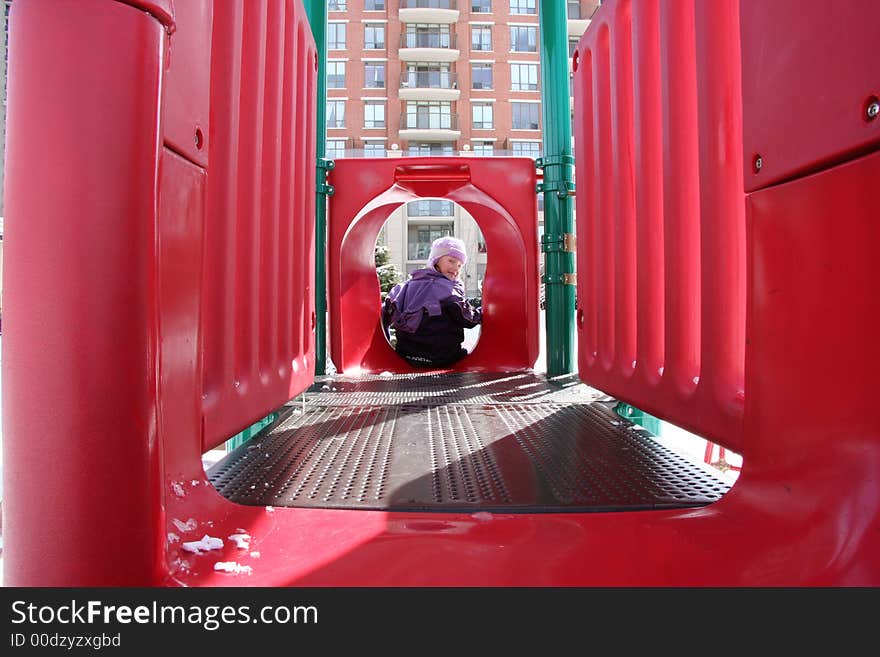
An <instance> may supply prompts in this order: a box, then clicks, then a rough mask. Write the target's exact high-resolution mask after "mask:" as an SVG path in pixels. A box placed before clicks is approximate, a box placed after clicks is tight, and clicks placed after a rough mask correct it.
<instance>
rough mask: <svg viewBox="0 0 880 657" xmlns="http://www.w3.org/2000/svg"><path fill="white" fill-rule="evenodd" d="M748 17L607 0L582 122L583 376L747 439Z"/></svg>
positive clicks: (581, 73)
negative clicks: (742, 59)
mask: <svg viewBox="0 0 880 657" xmlns="http://www.w3.org/2000/svg"><path fill="white" fill-rule="evenodd" d="M738 25H739V23H738V14H737V3H736V0H717V1H715V0H713V2H696V3H694V2H693V1H692V0H688V1H686V2H685V1H682V2H674V3H672V2H670V3H662V4H658V3H656V2H650V1H638V2H630V1H629V0H623V1H619V2H618V1H614V0H612V1H611V2H608V3H605V4H603V5H602V7H601V9H600V10H599V12H598V13H597V14H596V15H595V16H594V18H593V21H592V23H591V25H590V27H589V29H588V30H587V33H586V34H585V35H584V37H583V38H582V39H581V42H580V44H579V45H578V48H577V53H576V61H577V65H576V70H575V73H574V85H575V116H574V132H575V147H576V160H577V163H578V165H577V170H576V175H577V188H578V194H577V232H578V241H579V244H580V248H579V249H578V292H577V295H578V308H579V311H578V322H577V328H578V339H579V349H578V352H579V353H578V366H579V372H580V376H581V378H582V379H583V380H584V381H586V382H587V383H589V384H590V385H593V386H595V387H597V388H600V389H602V390H604V391H606V392H608V393H609V394H611V395H614V396H615V397H617V398H619V399H622V400H625V401H627V402H629V403H631V404H633V405H635V406H637V407H638V408H640V409H643V410H645V411H647V412H649V413H651V414H652V415H656V416H657V417H661V418H663V419H666V420H669V421H671V422H673V423H675V424H678V425H680V426H682V427H685V428H687V429H689V430H690V431H693V432H695V433H698V434H701V435H704V436H707V437H710V438H711V439H712V440H713V441H714V442H717V443H720V444H722V445H725V446H727V447H729V448H732V449H737V450H741V448H742V445H741V433H742V413H743V400H744V392H743V391H744V385H743V383H744V371H743V370H744V359H745V355H744V354H745V337H744V335H745V219H744V197H743V193H742V191H741V190H742V166H741V149H740V144H741V130H742V127H741V124H742V121H741V114H740V77H739V71H740V65H739V46H738V39H737V33H738Z"/></svg>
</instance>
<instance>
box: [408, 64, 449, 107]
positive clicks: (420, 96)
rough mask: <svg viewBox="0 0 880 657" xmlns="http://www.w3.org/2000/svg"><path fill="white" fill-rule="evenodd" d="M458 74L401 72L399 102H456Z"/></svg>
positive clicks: (445, 72) (447, 72)
mask: <svg viewBox="0 0 880 657" xmlns="http://www.w3.org/2000/svg"><path fill="white" fill-rule="evenodd" d="M460 95H461V91H459V89H458V73H453V72H451V71H403V72H402V73H401V74H400V91H399V96H400V99H401V100H447V101H452V100H458V98H459V96H460Z"/></svg>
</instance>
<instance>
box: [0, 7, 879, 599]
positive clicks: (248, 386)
mask: <svg viewBox="0 0 880 657" xmlns="http://www.w3.org/2000/svg"><path fill="white" fill-rule="evenodd" d="M549 1H550V0H548V2H549ZM878 42H880V5H877V3H875V2H872V1H871V0H848V1H847V2H842V3H837V4H835V5H834V7H833V8H831V9H829V7H828V5H827V3H819V2H815V1H813V0H799V1H798V2H794V1H793V0H779V1H777V2H773V3H766V2H761V1H760V0H740V1H737V0H713V2H694V1H693V0H686V1H681V2H674V3H673V2H670V3H655V2H651V1H644V2H642V1H638V0H611V1H609V2H606V3H603V5H602V7H601V9H600V10H599V12H598V13H597V14H596V15H595V16H594V18H593V21H592V24H591V25H590V27H589V29H588V30H587V32H586V34H585V35H584V37H583V38H582V39H581V41H580V43H579V44H578V47H577V52H576V53H575V57H574V85H575V104H574V137H575V160H576V162H577V170H576V176H577V194H576V197H575V198H576V204H577V206H576V208H577V221H578V223H577V236H578V238H577V239H578V249H577V271H578V274H577V314H576V318H573V319H574V320H575V321H576V332H577V337H578V341H579V343H578V344H579V349H578V358H579V360H578V363H577V366H578V372H577V376H578V377H579V378H580V380H582V381H583V382H585V383H587V384H589V385H590V386H593V387H595V388H597V389H599V390H602V391H604V392H605V393H607V394H608V395H611V396H613V397H614V398H616V399H619V400H622V401H626V402H628V403H631V404H632V405H634V406H637V407H638V408H640V409H644V410H645V411H647V412H649V413H651V414H653V415H655V416H657V417H659V418H662V419H665V420H669V421H670V422H674V423H675V424H678V425H680V426H682V427H685V428H686V429H688V430H691V431H693V432H695V433H698V434H700V435H702V436H705V437H706V438H707V439H709V440H711V441H713V442H714V443H716V444H717V445H719V446H721V447H724V448H726V449H730V450H734V451H736V452H738V453H740V454H742V456H743V468H742V472H741V474H740V476H739V479H738V480H737V482H736V484H735V485H734V486H733V487H732V488H730V490H729V491H724V494H723V495H720V494H718V495H714V497H712V498H711V499H708V498H706V499H702V498H701V500H702V501H701V500H698V499H697V497H694V496H693V495H692V496H691V497H687V495H685V496H684V497H687V499H684V497H683V498H682V500H683V501H682V502H681V503H676V502H675V500H674V499H671V498H670V497H669V496H664V494H663V492H662V491H660V492H658V493H656V495H658V496H659V497H656V498H650V499H648V498H645V497H639V495H641V493H636V492H633V491H635V488H636V487H637V483H638V482H646V481H648V480H649V479H650V477H651V476H654V475H652V474H651V473H649V472H647V470H651V471H652V472H654V473H655V474H656V473H658V472H659V473H660V475H659V477H660V479H662V480H663V481H665V482H672V483H670V484H669V486H671V488H669V490H672V489H673V488H674V485H680V486H683V487H685V488H687V487H689V486H690V485H691V483H692V482H691V481H690V480H689V479H688V477H689V476H690V475H687V476H679V475H675V476H667V475H666V474H664V473H666V472H667V471H666V470H664V468H665V467H667V466H665V465H663V464H664V463H672V459H671V457H670V458H667V457H666V456H663V458H662V459H660V460H659V461H657V460H651V467H650V468H642V467H641V466H640V465H635V466H634V465H632V461H631V459H632V458H635V456H634V454H636V453H637V452H638V454H641V455H642V456H640V457H639V458H644V459H654V456H653V455H657V454H660V452H658V451H657V449H656V448H655V447H654V446H653V443H651V441H650V439H649V438H646V437H644V436H636V435H635V434H636V433H637V432H635V431H634V430H633V428H632V427H629V426H628V425H627V423H625V422H624V421H623V420H622V419H621V418H619V417H618V418H617V419H614V417H615V416H614V415H613V413H606V412H605V410H607V409H605V410H603V408H600V407H599V406H597V405H596V404H593V403H592V402H585V401H584V400H583V399H574V398H571V399H568V398H565V396H564V395H565V394H568V392H567V391H566V390H565V389H562V388H560V386H559V385H558V383H557V382H554V381H552V380H550V378H546V379H545V378H542V377H540V376H538V375H535V374H534V373H533V372H532V371H531V368H532V367H533V366H534V364H535V360H536V358H537V354H538V348H537V334H538V321H539V320H538V318H539V313H538V289H539V280H538V255H539V251H538V239H537V223H536V218H535V217H536V200H535V184H536V176H535V169H534V166H533V164H532V163H531V162H530V161H529V160H526V159H523V158H430V159H427V158H425V159H421V158H420V159H408V158H407V159H390V158H389V159H387V160H385V159H382V160H345V161H339V162H337V163H336V167H335V169H334V170H333V172H332V173H331V177H330V179H329V182H331V183H332V184H333V186H334V187H335V189H336V193H335V194H334V195H333V196H332V197H330V200H329V204H328V212H329V214H328V249H327V250H328V273H327V284H328V290H329V294H328V302H329V310H330V317H329V323H328V326H329V334H330V337H329V340H330V345H331V356H332V358H333V359H334V362H335V363H336V364H337V365H338V367H339V370H340V372H341V373H342V374H343V376H341V377H337V378H334V379H332V381H333V382H334V383H332V384H331V383H329V381H331V379H327V378H321V377H318V378H317V379H316V377H315V374H314V372H315V327H316V326H318V325H322V324H321V322H320V319H321V318H320V317H316V305H315V288H316V285H315V283H316V280H315V273H314V272H315V260H316V247H315V244H316V231H315V223H314V217H315V193H314V190H315V188H316V182H320V183H321V184H323V181H316V177H315V167H314V162H315V159H316V135H315V131H314V126H315V124H316V120H315V117H316V86H317V84H318V76H317V68H318V59H319V58H318V54H317V50H316V46H315V41H314V39H313V37H312V33H311V30H310V28H309V23H308V21H307V19H306V16H305V13H304V11H303V9H302V5H301V3H300V2H294V1H291V0H267V1H266V2H258V3H257V2H255V3H251V2H244V3H243V2H234V1H232V0H216V1H214V2H210V1H209V0H187V2H172V0H130V1H128V2H122V1H118V2H116V1H110V0H89V1H88V2H82V1H79V2H73V1H72V0H56V1H53V2H51V3H47V2H37V1H29V0H16V2H15V3H13V6H12V13H11V28H10V52H11V56H10V69H9V71H10V72H9V76H8V80H9V92H8V95H9V106H8V119H7V155H6V158H7V159H6V162H7V164H6V196H5V199H6V208H7V209H6V213H7V215H8V221H7V222H6V234H5V236H4V237H5V254H4V265H5V267H6V269H5V272H4V276H3V278H4V281H5V289H4V294H5V298H4V303H3V307H4V314H5V317H4V319H5V320H6V321H5V322H4V332H5V335H4V343H5V344H4V354H3V363H2V366H3V376H2V383H3V395H2V397H3V437H4V440H3V449H4V455H3V467H4V486H3V488H4V500H3V507H4V508H3V539H4V569H5V571H4V582H5V584H6V585H7V586H78V585H93V586H108V585H109V586H115V585H126V586H156V585H167V586H178V585H187V586H193V585H196V586H214V585H220V586H228V585H252V586H283V585H298V586H303V585H336V586H339V585H344V586H351V585H477V586H496V585H504V586H506V585H551V586H567V585H646V586H678V585H687V586H701V585H734V586H740V585H747V586H762V585H845V586H846V585H874V586H876V585H878V584H880V478H878V472H880V428H878V425H877V421H876V415H877V410H878V404H877V391H878V386H877V384H876V372H877V371H878V370H880V341H878V340H877V339H876V328H875V327H876V325H877V323H878V321H880V277H878V276H877V274H876V272H875V271H874V270H873V267H872V264H873V260H874V257H873V247H874V245H875V244H876V243H877V242H878V241H880V223H878V221H877V209H876V208H877V207H880V184H878V181H880V118H878V113H880V101H878V96H880V68H878V67H877V65H876V53H875V50H876V44H877V43H878ZM550 164H554V163H553V162H550ZM565 192H566V190H562V191H560V192H559V196H560V198H561V197H563V196H565V195H566V193H565ZM421 197H428V198H446V199H451V200H454V201H456V202H457V203H459V204H460V205H462V206H463V207H464V208H465V209H467V210H468V212H470V213H471V214H472V215H473V216H474V217H475V218H476V220H477V222H478V223H479V225H480V228H481V230H482V231H483V233H484V235H485V237H486V240H487V244H488V247H489V248H488V251H489V254H490V261H489V265H488V268H487V271H486V279H485V283H484V309H485V321H484V326H483V333H482V336H481V340H480V343H479V345H478V347H477V349H476V350H475V351H474V353H473V354H471V355H469V356H468V357H466V358H465V359H464V360H462V361H461V362H460V363H459V364H458V366H457V367H456V371H454V372H431V373H422V374H414V373H412V372H411V370H410V369H409V368H408V367H406V366H405V364H404V363H403V362H402V361H400V360H399V359H397V358H396V356H395V354H394V353H393V352H392V351H391V350H390V348H389V347H388V345H387V343H385V341H384V338H383V337H382V333H381V329H380V328H379V325H378V316H379V310H378V294H379V292H378V285H377V282H376V276H375V268H374V267H372V249H373V245H374V244H375V239H376V235H377V233H378V230H379V228H380V227H381V225H382V222H383V221H384V220H385V219H386V218H387V217H388V215H389V214H390V212H391V210H393V208H394V207H397V206H399V205H400V204H402V203H405V202H407V201H408V200H411V199H415V198H421ZM570 200H571V197H570V196H569V197H568V202H570ZM545 246H546V244H545ZM343 256H344V257H343ZM548 282H553V281H548ZM565 282H566V283H570V282H573V280H566V281H565ZM384 370H388V371H390V372H393V373H398V374H395V375H394V376H390V377H389V376H387V375H386V376H384V377H382V376H378V375H377V373H379V372H382V371H384ZM325 381H327V383H326V384H325V385H324V386H323V387H324V388H326V389H325V390H322V386H321V384H322V383H324V382H325ZM574 383H578V382H573V381H569V382H568V384H574ZM313 384H314V385H313ZM310 386H311V388H310ZM529 386H531V387H529ZM334 387H338V388H339V390H333V388H334ZM575 387H576V386H573V385H572V386H571V387H570V388H569V390H573V389H574V388H575ZM307 389H308V390H311V392H309V393H308V394H307V395H306V400H307V403H306V404H305V406H304V407H301V408H300V407H297V404H296V403H291V402H290V400H292V399H294V398H296V397H297V396H298V395H300V394H301V393H303V392H304V391H306V390H307ZM483 390H490V393H485V394H484V393H483V392H480V391H483ZM530 390H538V391H544V392H545V393H546V394H547V395H549V396H550V397H552V399H550V400H549V401H546V400H544V401H542V399H538V396H539V395H537V393H536V394H535V395H532V397H531V398H530V397H529V395H530V394H531V393H530V392H529V391H530ZM546 391H550V392H546ZM827 391H834V401H831V400H829V399H827V397H826V394H827ZM478 393H479V394H478ZM334 394H335V395H336V396H334ZM542 394H544V393H542ZM572 394H573V393H572ZM345 395H351V396H350V397H345ZM358 395H359V397H358ZM481 395H482V396H481ZM355 397H357V399H355ZM441 397H442V400H446V401H445V402H443V403H441V401H442V400H441ZM340 400H342V401H340ZM346 400H348V401H346ZM363 400H367V401H363ZM450 400H451V401H450ZM346 404H347V405H346ZM279 409H283V410H282V411H280V414H281V415H282V416H283V417H281V418H279V421H278V422H277V423H276V424H275V425H273V426H270V427H268V428H267V429H266V430H265V432H264V433H262V434H260V436H259V437H258V438H256V439H252V440H251V441H250V443H249V444H245V445H243V446H242V447H240V448H238V449H237V450H236V452H234V453H233V454H231V455H230V458H232V457H234V458H232V460H230V461H229V462H228V463H226V464H225V465H224V464H220V467H218V469H217V470H216V471H213V470H212V472H211V474H210V475H206V473H205V471H204V469H203V467H202V462H201V456H202V454H203V453H204V452H205V451H207V450H209V449H211V448H213V447H215V446H217V445H219V444H222V443H223V442H224V441H225V440H226V439H228V438H229V437H230V436H232V435H234V434H236V433H237V432H239V431H242V430H243V429H245V428H247V427H249V426H251V425H252V424H254V423H255V422H257V421H259V420H260V419H261V418H264V417H266V416H267V415H269V414H270V413H273V412H279ZM486 427H495V428H496V429H498V428H499V427H501V429H499V430H497V431H496V433H495V434H493V435H490V434H489V433H488V432H487V431H484V429H485V428H486ZM626 441H630V442H626ZM462 445H465V446H469V449H470V451H468V450H466V449H464V448H463V447H462ZM590 445H593V446H594V450H593V451H590V449H588V447H589V446H590ZM597 445H598V447H595V446H597ZM272 450H274V451H272ZM420 450H421V451H420ZM456 450H458V451H456ZM423 452H424V453H423ZM591 455H592V456H591ZM645 455H647V456H645ZM282 457H283V458H282ZM417 457H418V458H422V457H424V461H417ZM563 457H564V458H563ZM236 459H237V460H236ZM261 459H262V460H261ZM284 459H287V460H284ZM407 459H408V460H407ZM261 463H265V464H266V465H265V467H263V466H261V465H260V464H261ZM424 463H427V465H423V464H424ZM413 464H416V465H413ZM306 465H307V466H308V467H306ZM404 465H407V467H404ZM670 467H671V466H670ZM676 467H677V466H676ZM407 468H409V469H407ZM640 468H641V469H640ZM261 472H262V473H264V475H265V476H263V478H262V479H261V478H259V477H260V474H261ZM377 473H378V474H377ZM620 473H626V477H625V478H623V479H625V481H623V479H621V478H620V477H618V478H617V479H615V477H616V476H617V475H618V474H620ZM240 474H241V475H242V476H243V475H244V474H247V475H248V476H249V477H251V478H250V479H248V480H247V483H246V484H245V483H240V484H239V483H235V482H234V477H236V476H238V475H240ZM674 480H675V481H674ZM678 480H681V481H678ZM612 481H613V482H615V483H608V482H612ZM620 481H623V483H620ZM652 481H653V480H652ZM395 482H397V483H395ZM453 484H454V485H453ZM646 485H647V484H646ZM652 485H653V484H652ZM224 486H226V488H224ZM264 486H265V487H266V489H267V490H269V489H271V490H273V491H274V490H277V491H278V493H277V495H278V497H277V499H278V500H279V502H278V503H273V504H269V503H268V502H267V499H269V498H267V497H266V496H265V495H263V496H260V495H258V493H260V491H261V490H262V487H264ZM664 486H666V484H664ZM236 487H237V489H236V490H232V491H231V492H230V491H229V490H227V488H236ZM310 490H313V491H316V492H315V493H314V494H311V493H308V491H310ZM373 490H375V491H376V496H375V498H370V497H369V495H368V493H369V492H370V491H373ZM652 490H653V489H652ZM664 490H665V489H664ZM358 491H360V492H358ZM462 491H464V492H462ZM594 492H595V494H596V497H590V495H592V494H593V493H594ZM655 492H656V491H655ZM221 493H222V494H221ZM273 494H275V493H273ZM676 495H677V493H676ZM626 496H630V497H632V498H633V499H635V502H633V503H632V504H629V505H628V503H626V502H625V501H623V502H621V501H619V500H622V499H623V498H624V497H626ZM673 497H674V496H673ZM272 499H275V498H272ZM653 499H658V500H660V501H659V502H655V501H651V500H653ZM285 500H287V501H290V502H289V504H288V503H287V502H285ZM291 500H292V501H291ZM371 500H372V501H371ZM591 500H592V501H591ZM616 500H617V501H616ZM646 500H647V501H646ZM204 534H208V535H210V536H213V537H220V538H222V539H227V537H229V536H232V535H236V534H238V535H246V536H247V537H248V541H249V546H250V550H242V549H240V548H238V547H236V545H235V544H234V543H232V542H228V540H227V541H226V542H225V543H224V545H223V547H222V549H220V550H219V551H200V550H198V549H196V550H192V549H190V550H187V549H186V548H184V544H187V543H192V542H194V541H197V539H199V538H201V537H202V536H203V535H204ZM219 562H223V563H229V562H235V566H234V567H232V572H229V569H226V570H224V569H222V568H220V569H218V568H217V565H216V564H217V563H219Z"/></svg>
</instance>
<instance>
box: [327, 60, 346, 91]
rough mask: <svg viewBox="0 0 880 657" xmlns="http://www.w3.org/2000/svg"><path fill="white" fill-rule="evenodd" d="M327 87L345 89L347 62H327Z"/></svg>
mask: <svg viewBox="0 0 880 657" xmlns="http://www.w3.org/2000/svg"><path fill="white" fill-rule="evenodd" d="M327 88H328V89H345V62H327Z"/></svg>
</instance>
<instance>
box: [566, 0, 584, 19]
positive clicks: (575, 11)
mask: <svg viewBox="0 0 880 657" xmlns="http://www.w3.org/2000/svg"><path fill="white" fill-rule="evenodd" d="M568 18H569V19H571V20H576V21H577V20H580V19H581V18H583V16H581V3H580V0H568Z"/></svg>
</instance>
